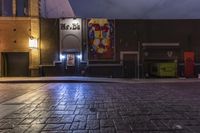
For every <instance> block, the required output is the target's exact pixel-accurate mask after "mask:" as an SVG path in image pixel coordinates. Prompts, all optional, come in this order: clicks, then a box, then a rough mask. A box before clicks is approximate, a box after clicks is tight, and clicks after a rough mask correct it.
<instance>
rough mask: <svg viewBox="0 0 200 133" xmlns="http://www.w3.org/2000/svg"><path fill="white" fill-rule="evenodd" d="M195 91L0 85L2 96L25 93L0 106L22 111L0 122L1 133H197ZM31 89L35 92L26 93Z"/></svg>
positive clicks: (175, 86)
mask: <svg viewBox="0 0 200 133" xmlns="http://www.w3.org/2000/svg"><path fill="white" fill-rule="evenodd" d="M13 86H15V87H16V88H24V89H13V88H12V87H13ZM199 86H200V83H154V84H153V83H146V84H120V83H49V84H25V85H22V84H12V85H9V84H0V87H1V89H0V94H1V96H3V95H2V94H4V95H7V97H10V98H14V97H13V95H15V94H21V95H22V94H24V95H22V96H20V97H17V98H14V99H10V100H8V99H7V98H5V99H6V100H7V101H6V102H3V103H1V106H5V107H7V106H20V108H18V109H16V110H14V111H13V112H11V113H9V114H7V115H5V116H3V117H2V118H0V132H1V133H23V132H25V133H37V132H42V133H51V132H58V133H62V132H63V133H129V132H132V133H199V132H200V88H199ZM2 87H3V88H6V89H7V91H5V89H2ZM25 88H27V90H26V89H25ZM30 88H34V89H35V88H37V89H35V90H34V91H31V92H30V91H28V90H30ZM2 90H4V91H3V93H2ZM27 92H28V93H27ZM25 93H26V94H25ZM15 96H16V95H15ZM2 101H5V100H2ZM0 111H2V110H1V108H0ZM0 113H3V112H0Z"/></svg>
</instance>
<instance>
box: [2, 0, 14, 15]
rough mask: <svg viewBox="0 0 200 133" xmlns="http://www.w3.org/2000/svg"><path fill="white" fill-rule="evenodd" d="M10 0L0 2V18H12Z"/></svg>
mask: <svg viewBox="0 0 200 133" xmlns="http://www.w3.org/2000/svg"><path fill="white" fill-rule="evenodd" d="M12 15H13V11H12V0H0V16H12Z"/></svg>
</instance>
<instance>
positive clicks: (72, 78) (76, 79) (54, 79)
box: [0, 76, 200, 83]
mask: <svg viewBox="0 0 200 133" xmlns="http://www.w3.org/2000/svg"><path fill="white" fill-rule="evenodd" d="M49 82H50V83H55V82H69V83H71V82H72V83H78V82H86V83H90V82H91V83H98V82H105V83H177V82H200V79H197V78H193V79H186V78H162V79H126V78H100V77H78V76H66V77H1V78H0V83H49Z"/></svg>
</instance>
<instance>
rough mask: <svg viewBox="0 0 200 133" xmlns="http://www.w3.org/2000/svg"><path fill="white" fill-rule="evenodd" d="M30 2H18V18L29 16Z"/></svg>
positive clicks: (20, 0)
mask: <svg viewBox="0 0 200 133" xmlns="http://www.w3.org/2000/svg"><path fill="white" fill-rule="evenodd" d="M28 13H29V11H28V0H17V16H20V17H22V16H28Z"/></svg>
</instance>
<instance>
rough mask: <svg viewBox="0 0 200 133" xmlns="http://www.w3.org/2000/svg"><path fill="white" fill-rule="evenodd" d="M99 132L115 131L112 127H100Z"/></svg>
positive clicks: (112, 132) (108, 132) (109, 132)
mask: <svg viewBox="0 0 200 133" xmlns="http://www.w3.org/2000/svg"><path fill="white" fill-rule="evenodd" d="M100 132H101V133H116V131H115V128H114V127H107V128H101V129H100Z"/></svg>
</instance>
